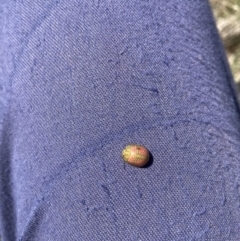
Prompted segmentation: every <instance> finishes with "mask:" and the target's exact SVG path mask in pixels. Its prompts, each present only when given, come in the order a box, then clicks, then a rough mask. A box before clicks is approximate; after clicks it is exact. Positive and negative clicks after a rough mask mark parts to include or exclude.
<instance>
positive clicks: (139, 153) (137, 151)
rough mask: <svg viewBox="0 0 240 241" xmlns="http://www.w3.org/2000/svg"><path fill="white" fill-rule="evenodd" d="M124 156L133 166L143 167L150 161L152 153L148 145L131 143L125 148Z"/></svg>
mask: <svg viewBox="0 0 240 241" xmlns="http://www.w3.org/2000/svg"><path fill="white" fill-rule="evenodd" d="M122 158H123V160H124V161H125V162H127V163H129V164H130V165H132V166H136V167H143V166H145V165H146V164H147V163H148V161H149V158H150V154H149V151H148V149H147V148H146V147H144V146H141V145H136V144H131V145H128V146H126V147H125V148H124V149H123V151H122Z"/></svg>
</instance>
